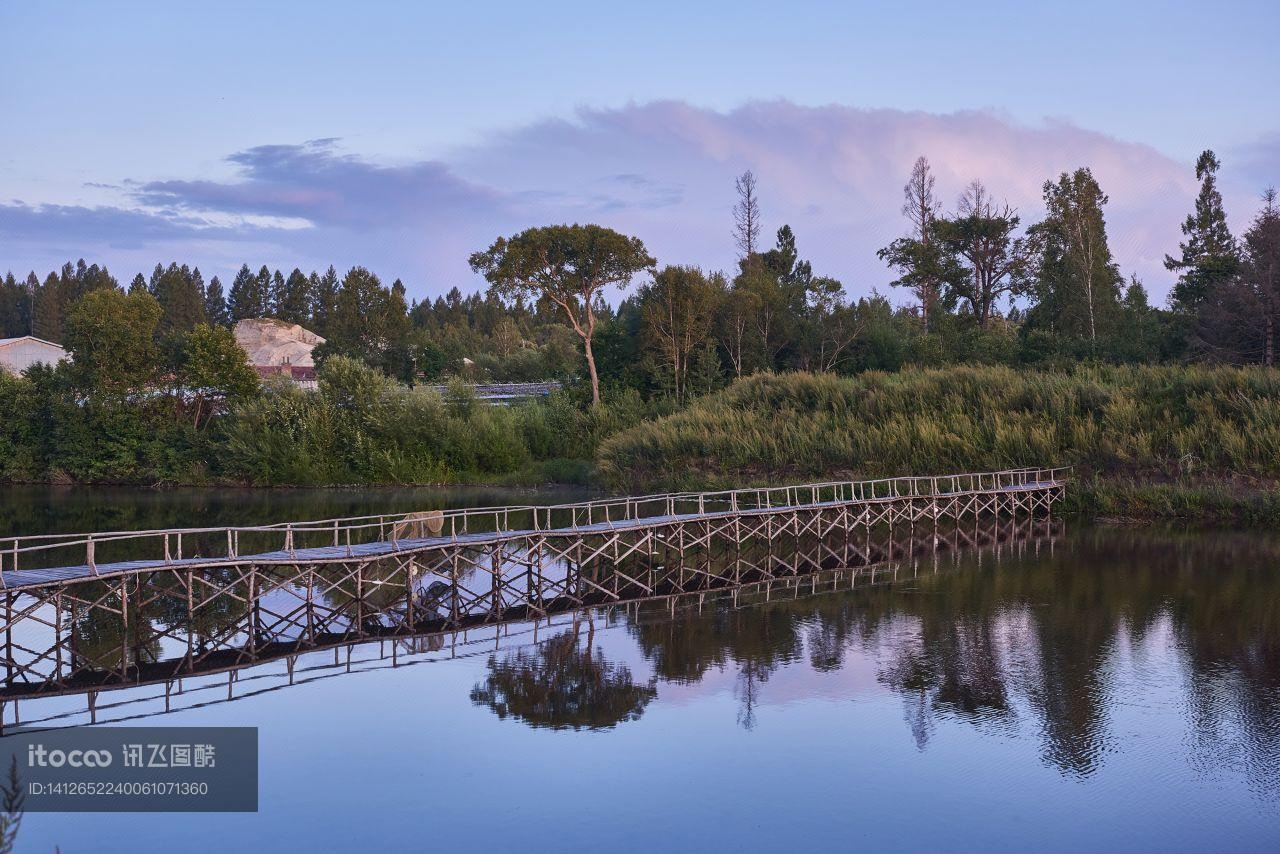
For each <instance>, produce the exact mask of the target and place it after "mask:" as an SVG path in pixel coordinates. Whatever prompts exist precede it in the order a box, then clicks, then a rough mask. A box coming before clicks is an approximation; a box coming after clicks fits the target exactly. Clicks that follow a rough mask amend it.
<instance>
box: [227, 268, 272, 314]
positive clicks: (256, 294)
mask: <svg viewBox="0 0 1280 854" xmlns="http://www.w3.org/2000/svg"><path fill="white" fill-rule="evenodd" d="M263 269H266V268H265V267H264V268H263ZM228 308H229V309H230V311H231V320H232V322H235V321H239V320H248V319H252V318H258V317H262V316H264V315H265V314H266V313H267V307H266V293H265V292H264V291H262V290H260V289H259V280H258V279H257V278H255V277H254V275H253V273H252V272H251V271H250V270H249V265H248V264H245V265H243V266H242V267H241V268H240V272H238V273H236V277H235V280H234V281H233V282H232V283H231V295H230V298H229V300H228Z"/></svg>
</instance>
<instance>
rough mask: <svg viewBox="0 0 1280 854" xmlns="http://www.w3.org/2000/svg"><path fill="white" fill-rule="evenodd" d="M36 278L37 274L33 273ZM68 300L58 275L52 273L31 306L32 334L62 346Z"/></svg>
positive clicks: (36, 291) (35, 293)
mask: <svg viewBox="0 0 1280 854" xmlns="http://www.w3.org/2000/svg"><path fill="white" fill-rule="evenodd" d="M32 275H33V276H34V275H35V274H34V273H32ZM67 303H68V301H67V299H66V295H65V293H64V292H63V287H62V282H61V280H60V279H59V278H58V276H57V274H55V273H50V274H49V275H48V276H46V277H45V280H44V283H43V284H40V285H39V286H38V287H37V288H36V289H35V292H34V298H33V299H32V306H31V334H32V335H34V336H36V337H37V338H43V339H44V340H45V341H52V342H54V343H55V344H61V343H62V338H63V322H64V320H65V315H66V309H67Z"/></svg>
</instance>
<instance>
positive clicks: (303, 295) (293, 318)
mask: <svg viewBox="0 0 1280 854" xmlns="http://www.w3.org/2000/svg"><path fill="white" fill-rule="evenodd" d="M276 275H277V276H278V275H279V274H278V273H277V274H276ZM310 315H311V283H310V281H309V280H308V279H307V277H306V276H305V275H303V273H302V271H301V270H299V269H298V268H297V267H294V268H293V272H292V273H290V274H289V278H288V279H287V280H286V281H285V282H284V284H283V285H282V287H281V289H280V297H279V302H278V303H277V305H276V317H278V318H280V319H281V320H284V321H287V322H289V323H298V324H301V325H303V326H306V325H307V324H309V323H310V322H311V316H310Z"/></svg>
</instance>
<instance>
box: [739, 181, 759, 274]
mask: <svg viewBox="0 0 1280 854" xmlns="http://www.w3.org/2000/svg"><path fill="white" fill-rule="evenodd" d="M734 186H735V187H736V188H737V190H738V202H737V204H735V205H734V206H733V241H734V244H735V245H736V246H737V247H738V252H739V253H741V257H742V259H743V260H747V259H750V258H751V257H752V256H754V255H755V254H756V241H757V240H758V239H759V237H760V200H759V198H758V196H757V195H756V176H755V175H754V174H753V173H752V172H751V170H750V169H748V170H747V171H746V172H743V173H742V174H741V175H739V176H738V179H737V181H735V182H734Z"/></svg>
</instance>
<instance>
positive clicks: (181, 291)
mask: <svg viewBox="0 0 1280 854" xmlns="http://www.w3.org/2000/svg"><path fill="white" fill-rule="evenodd" d="M156 269H157V271H158V272H159V275H158V276H153V277H152V295H153V296H154V297H155V298H156V302H158V303H159V304H160V309H161V316H160V323H159V325H158V327H157V330H156V331H157V333H158V334H159V335H160V336H162V337H165V338H168V337H170V336H177V335H185V334H186V333H188V332H190V331H191V330H192V329H194V328H195V327H196V326H197V325H199V324H201V323H207V322H208V317H207V315H206V314H205V307H204V297H205V294H204V279H203V277H202V276H201V275H200V271H199V270H198V269H197V270H195V271H193V270H191V268H189V267H187V265H185V264H183V265H182V266H181V267H179V266H178V265H177V263H176V262H174V263H172V264H170V265H169V266H168V267H167V268H166V269H163V270H161V269H160V268H159V267H158V266H157V268H156Z"/></svg>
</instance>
